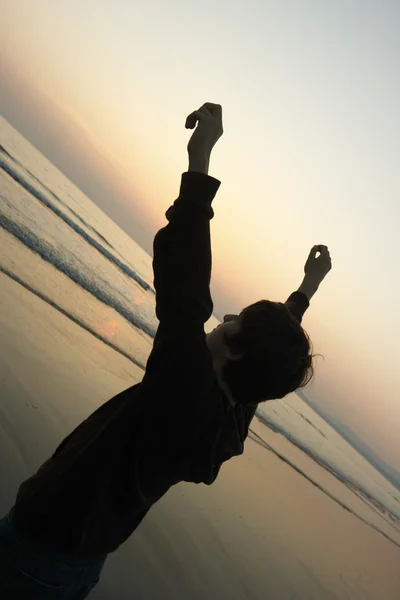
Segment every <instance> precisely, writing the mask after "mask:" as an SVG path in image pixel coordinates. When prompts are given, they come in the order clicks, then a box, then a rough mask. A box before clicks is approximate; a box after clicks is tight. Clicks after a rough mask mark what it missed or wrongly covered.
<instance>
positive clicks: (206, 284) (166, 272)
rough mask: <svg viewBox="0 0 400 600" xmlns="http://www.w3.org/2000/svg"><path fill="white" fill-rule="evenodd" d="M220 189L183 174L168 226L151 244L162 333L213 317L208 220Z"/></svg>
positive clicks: (204, 177) (207, 179) (201, 176)
mask: <svg viewBox="0 0 400 600" xmlns="http://www.w3.org/2000/svg"><path fill="white" fill-rule="evenodd" d="M219 186H220V182H219V181H218V180H216V179H214V178H213V177H209V176H208V175H204V174H202V173H196V172H191V171H190V172H187V173H184V174H183V175H182V181H181V187H180V193H179V197H178V199H177V200H175V202H174V204H173V205H172V206H171V207H170V208H169V209H168V210H167V212H166V218H167V220H168V224H167V225H166V226H165V227H163V228H162V229H160V231H159V232H158V233H157V235H156V236H155V238H154V245H153V250H154V252H153V271H154V287H155V290H156V315H157V318H158V320H159V321H160V325H161V324H162V325H163V327H164V326H165V328H172V327H173V328H176V327H178V328H179V329H184V328H186V327H191V326H192V325H195V326H198V325H204V323H206V322H207V321H208V319H209V318H210V317H211V315H212V311H213V303H212V300H211V295H210V280H211V241H210V220H211V219H212V218H213V216H214V211H213V209H212V207H211V203H212V200H213V199H214V196H215V194H216V193H217V191H218V188H219Z"/></svg>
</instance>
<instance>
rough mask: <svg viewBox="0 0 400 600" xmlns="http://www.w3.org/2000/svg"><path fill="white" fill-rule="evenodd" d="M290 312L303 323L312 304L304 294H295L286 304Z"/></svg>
mask: <svg viewBox="0 0 400 600" xmlns="http://www.w3.org/2000/svg"><path fill="white" fill-rule="evenodd" d="M285 304H286V306H287V307H288V308H289V310H290V312H291V313H292V315H293V316H295V317H296V319H297V320H298V321H299V323H301V321H302V319H303V316H304V313H305V312H306V310H307V308H308V307H309V306H310V302H309V300H308V298H307V296H305V295H304V294H303V293H302V292H293V293H292V294H290V296H289V298H288V299H287V300H286V302H285Z"/></svg>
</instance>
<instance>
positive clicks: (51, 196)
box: [0, 145, 155, 295]
mask: <svg viewBox="0 0 400 600" xmlns="http://www.w3.org/2000/svg"><path fill="white" fill-rule="evenodd" d="M0 152H1V153H3V155H4V157H2V156H1V155H0V167H1V168H2V169H3V170H4V171H5V172H6V173H7V174H8V175H9V176H10V177H12V178H13V179H14V181H16V182H17V183H19V185H21V186H22V187H23V188H25V189H26V190H27V191H28V192H29V193H30V194H32V195H33V196H34V197H35V198H36V199H37V200H38V201H39V202H40V203H41V204H43V205H44V206H45V207H46V208H48V209H49V210H51V211H52V212H53V213H54V214H56V215H57V217H59V218H60V219H61V220H62V221H64V222H65V223H66V224H67V225H68V226H69V227H70V228H71V229H73V230H74V231H75V233H77V234H78V235H80V236H81V237H82V238H83V239H84V240H85V242H87V243H88V244H90V245H91V246H93V247H94V248H95V249H96V250H97V251H98V252H99V253H100V254H102V256H104V257H105V258H106V259H107V260H109V261H110V262H112V263H113V264H114V265H115V266H116V267H117V268H118V269H120V270H121V271H122V272H123V273H124V274H125V275H127V276H128V277H130V278H131V279H134V280H135V281H136V283H138V284H139V285H140V286H141V287H142V288H143V289H144V290H145V291H146V292H150V293H152V294H153V295H154V294H155V291H154V289H153V287H152V286H151V285H150V284H149V283H147V281H145V280H144V279H143V278H142V277H140V275H138V274H137V273H136V272H135V271H134V270H133V269H132V268H131V267H129V266H128V265H127V264H126V263H125V262H123V261H122V260H120V259H119V258H117V257H116V256H114V255H113V254H112V253H111V252H110V251H109V250H107V248H105V247H104V246H103V245H102V244H100V243H99V242H98V241H97V240H96V239H95V238H94V237H92V236H91V235H90V234H89V233H87V231H85V229H83V228H82V227H81V226H80V225H78V224H77V223H75V221H74V220H73V219H71V218H70V217H68V215H67V214H66V213H65V212H63V211H62V210H60V208H58V206H56V205H55V204H54V200H55V201H56V202H57V204H59V205H61V206H63V207H64V208H66V209H67V210H68V211H69V212H71V213H72V214H73V215H74V217H75V218H76V219H77V220H79V221H80V222H81V223H82V224H83V225H84V226H85V227H86V228H87V229H90V230H91V231H93V233H95V235H96V236H98V237H99V238H100V239H101V240H102V241H103V242H104V243H105V244H106V245H107V246H108V247H109V248H111V250H113V251H114V252H116V250H115V248H114V247H113V246H112V245H111V244H110V243H109V242H108V240H107V239H106V238H105V237H104V236H103V235H102V234H101V233H99V232H98V231H97V230H96V229H95V228H94V227H92V226H91V225H89V223H87V222H86V221H85V220H84V219H83V218H82V217H81V216H80V215H78V213H76V212H75V211H74V210H73V209H71V208H70V207H69V206H68V205H67V204H66V203H65V202H64V201H63V200H62V199H61V198H59V196H57V194H55V193H54V192H53V191H52V190H50V189H49V188H48V187H47V186H46V185H45V184H44V183H42V182H41V181H40V180H39V179H38V178H37V177H36V176H35V175H33V174H32V173H31V172H30V171H29V170H28V169H26V167H24V165H23V164H22V163H20V162H19V161H18V160H17V159H16V158H14V157H13V156H12V155H11V154H10V153H9V152H8V151H7V150H6V149H5V148H4V147H3V146H1V145H0ZM10 163H11V164H10ZM12 163H15V164H16V165H18V166H19V168H20V169H22V170H23V171H25V173H27V175H28V176H29V177H31V178H32V179H33V180H34V181H36V182H37V184H38V185H39V186H40V187H41V188H43V190H44V192H43V191H41V190H40V189H38V188H37V187H35V186H34V185H32V184H31V183H30V182H29V181H28V180H27V179H26V178H25V177H24V175H23V174H22V173H20V172H18V171H17V170H16V169H15V168H13V166H12ZM52 200H53V201H52ZM118 254H119V253H118Z"/></svg>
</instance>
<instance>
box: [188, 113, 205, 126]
mask: <svg viewBox="0 0 400 600" xmlns="http://www.w3.org/2000/svg"><path fill="white" fill-rule="evenodd" d="M206 116H207V115H206V114H205V113H204V112H201V110H195V111H194V112H192V113H191V114H190V115H189V116H188V117H186V123H185V127H186V129H194V128H195V127H196V123H197V121H200V120H201V119H204V117H206Z"/></svg>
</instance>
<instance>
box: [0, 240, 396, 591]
mask: <svg viewBox="0 0 400 600" xmlns="http://www.w3.org/2000/svg"><path fill="white" fill-rule="evenodd" d="M1 233H2V239H1V243H3V242H5V241H6V237H5V236H8V234H6V233H4V232H1ZM8 242H9V243H11V240H8ZM3 247H4V246H3ZM8 247H9V246H8ZM0 290H1V294H0V303H1V311H0V340H1V344H0V394H1V405H0V428H1V439H0V448H1V456H2V461H1V462H0V477H1V482H2V486H1V495H0V510H1V513H2V514H4V513H5V512H6V511H7V510H8V509H9V508H10V507H11V505H12V503H13V501H14V498H15V494H16V492H17V489H18V486H19V484H20V482H21V481H22V480H23V479H25V478H26V477H28V476H29V475H30V474H31V473H33V472H34V471H35V470H36V469H37V468H38V467H39V466H40V464H41V463H42V462H43V461H44V460H46V459H47V458H48V456H49V454H50V453H51V452H52V451H54V449H55V447H56V446H57V445H58V443H59V442H60V441H61V440H62V438H63V437H64V436H65V435H67V434H68V433H69V431H70V430H71V429H72V428H73V427H75V426H76V425H77V424H78V423H79V422H80V421H81V420H82V419H84V418H85V417H86V416H88V415H89V414H90V412H92V411H93V410H94V409H95V408H96V407H97V406H98V405H99V404H101V403H102V402H104V401H106V400H107V399H108V398H110V397H111V396H112V395H114V394H115V393H118V392H119V391H121V390H122V389H124V388H125V387H128V386H129V385H133V384H134V383H136V382H137V381H140V379H141V377H142V371H141V369H139V368H138V367H136V366H135V365H133V364H132V362H130V361H129V360H127V359H126V358H124V357H122V356H121V355H119V354H118V353H116V352H115V351H114V350H113V349H112V348H110V347H108V346H107V345H105V344H102V343H97V340H94V339H93V336H91V335H90V334H89V333H88V332H87V331H85V330H83V329H82V328H81V327H79V326H78V325H76V324H75V323H73V322H71V320H70V319H68V318H67V317H66V316H64V315H62V314H60V313H59V311H57V310H55V309H54V308H52V307H50V306H48V305H47V304H46V303H44V302H43V301H42V300H41V299H40V298H38V297H35V296H34V295H32V294H31V293H29V292H28V291H27V290H26V289H24V287H23V286H21V285H20V284H19V283H17V282H16V281H14V280H13V279H11V278H10V277H8V276H6V275H4V274H3V273H2V274H0ZM252 427H253V429H254V430H255V431H257V432H259V433H260V434H262V435H263V436H264V437H265V432H264V430H265V428H264V427H263V426H262V425H261V424H259V423H258V422H257V421H256V420H255V421H254V422H253V425H252ZM271 435H274V434H271ZM399 561H400V548H399V547H398V546H396V545H394V544H393V543H392V542H391V541H389V540H387V539H385V538H384V537H383V536H382V535H381V534H380V533H378V532H377V531H374V530H372V529H371V528H369V527H368V526H366V525H365V524H364V523H362V522H361V521H359V520H357V519H355V518H354V516H353V515H352V514H351V513H350V512H348V511H346V510H344V509H343V508H342V507H341V506H339V505H338V504H337V503H335V502H333V501H332V500H331V499H330V498H329V497H328V496H326V495H325V494H323V493H322V492H321V491H320V490H319V489H318V488H316V487H315V486H312V485H310V483H309V482H308V481H307V480H306V479H305V478H304V477H302V476H301V475H300V474H298V473H296V472H295V471H294V470H293V469H291V468H290V467H289V466H287V465H285V464H283V463H282V461H280V460H279V458H277V457H276V456H274V455H273V454H272V453H270V452H268V451H266V450H265V449H263V448H262V447H261V446H260V445H258V444H256V443H254V442H253V441H251V440H249V439H248V440H247V442H246V448H245V453H244V455H243V456H241V457H238V458H235V459H233V460H231V461H230V462H229V463H227V464H226V465H224V467H223V468H222V470H221V474H220V476H219V477H218V479H217V481H216V483H215V484H214V485H213V486H210V487H207V486H204V485H194V484H192V485H191V484H179V485H178V486H175V487H174V488H172V489H171V490H170V492H169V493H168V494H167V495H166V496H165V497H164V498H163V499H162V500H161V501H160V502H159V504H158V505H156V506H155V507H154V508H153V509H152V510H151V511H150V513H149V515H148V516H147V518H146V519H145V521H144V522H143V523H142V525H141V526H140V527H139V528H138V529H137V531H136V532H135V533H134V534H133V535H132V536H131V538H130V539H129V540H128V541H127V542H126V543H125V544H124V545H123V546H122V547H121V548H120V549H118V550H117V551H116V552H115V553H114V554H112V555H111V556H110V557H109V559H108V560H107V563H106V566H105V569H104V571H103V576H102V579H101V582H100V584H99V585H98V586H97V588H96V589H95V591H94V592H93V594H92V596H91V597H93V600H96V599H98V600H106V599H109V598H118V599H121V600H125V599H128V598H132V597H134V598H136V597H137V598H141V600H142V599H143V600H147V599H150V598H151V599H152V600H158V599H160V600H165V599H171V600H172V599H180V598H182V599H183V598H184V599H189V598H190V599H194V600H195V599H196V600H197V599H199V600H200V599H202V600H203V599H204V600H205V599H206V598H210V597H213V598H218V599H221V600H225V599H228V598H229V599H230V600H232V599H233V600H245V599H246V600H255V599H257V600H258V599H260V600H261V599H263V600H264V599H265V598H271V599H273V600H275V599H276V600H289V599H294V598H296V599H304V600H313V599H314V598H315V600H317V599H318V600H322V599H323V600H325V599H327V600H331V599H332V600H333V599H338V600H339V599H340V600H342V599H347V598H348V599H354V600H358V599H360V600H361V599H365V598H367V599H371V600H374V599H382V600H396V599H397V598H398V590H399V589H400V574H399V569H398V565H399V564H400V563H399Z"/></svg>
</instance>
